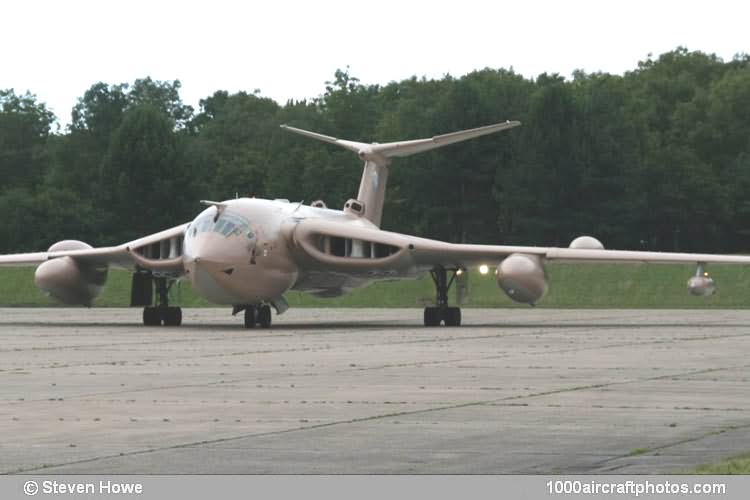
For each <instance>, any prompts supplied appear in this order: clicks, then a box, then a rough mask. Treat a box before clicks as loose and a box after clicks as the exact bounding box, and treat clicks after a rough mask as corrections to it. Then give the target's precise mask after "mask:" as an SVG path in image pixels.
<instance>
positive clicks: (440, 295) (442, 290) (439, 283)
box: [424, 267, 461, 326]
mask: <svg viewBox="0 0 750 500" xmlns="http://www.w3.org/2000/svg"><path fill="white" fill-rule="evenodd" d="M456 272H457V269H453V270H451V278H450V281H449V280H448V271H447V270H446V269H445V268H444V267H436V268H434V269H433V270H432V271H430V276H432V281H433V282H434V283H435V290H436V292H437V298H436V303H437V305H436V306H430V307H425V308H424V326H440V323H441V322H443V323H444V324H445V326H460V325H461V308H460V307H449V306H448V290H450V288H451V285H453V282H454V281H455V280H456Z"/></svg>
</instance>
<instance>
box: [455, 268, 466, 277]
mask: <svg viewBox="0 0 750 500" xmlns="http://www.w3.org/2000/svg"><path fill="white" fill-rule="evenodd" d="M463 273H464V270H463V269H459V270H458V271H456V276H461V275H462V274H463Z"/></svg>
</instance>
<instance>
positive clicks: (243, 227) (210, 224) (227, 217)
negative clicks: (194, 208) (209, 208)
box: [190, 211, 255, 239]
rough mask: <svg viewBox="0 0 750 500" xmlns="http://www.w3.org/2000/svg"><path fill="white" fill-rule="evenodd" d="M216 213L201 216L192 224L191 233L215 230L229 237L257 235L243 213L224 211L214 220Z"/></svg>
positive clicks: (252, 236) (194, 234) (251, 236)
mask: <svg viewBox="0 0 750 500" xmlns="http://www.w3.org/2000/svg"><path fill="white" fill-rule="evenodd" d="M215 216H216V214H215V213H210V212H209V213H207V214H204V215H202V216H201V217H199V218H198V219H196V220H195V222H193V223H192V224H191V225H190V234H191V235H192V236H196V235H197V234H198V233H204V232H214V233H221V234H222V235H224V236H225V237H227V238H229V237H230V236H234V235H242V234H246V235H247V237H248V238H250V239H252V238H254V237H255V234H254V233H253V230H252V228H251V227H250V222H248V220H247V219H245V218H244V217H242V216H241V215H237V214H233V213H230V212H227V211H224V212H223V213H222V214H221V215H220V216H219V218H218V219H216V221H215V222H214V217H215Z"/></svg>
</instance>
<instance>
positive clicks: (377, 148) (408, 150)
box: [281, 121, 521, 161]
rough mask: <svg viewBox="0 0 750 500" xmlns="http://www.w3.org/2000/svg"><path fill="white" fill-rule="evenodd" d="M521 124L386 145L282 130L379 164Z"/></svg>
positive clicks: (488, 126) (506, 123)
mask: <svg viewBox="0 0 750 500" xmlns="http://www.w3.org/2000/svg"><path fill="white" fill-rule="evenodd" d="M519 125H521V122H519V121H504V122H501V123H495V124H494V125H487V126H484V127H478V128H472V129H469V130H461V131H459V132H451V133H448V134H442V135H436V136H434V137H431V138H429V139H416V140H413V141H398V142H386V143H383V144H378V143H372V144H368V143H366V142H355V141H346V140H343V139H337V138H336V137H331V136H329V135H323V134H318V133H316V132H310V131H307V130H302V129H300V128H295V127H290V126H289V125H282V126H281V128H283V129H284V130H288V131H290V132H294V133H296V134H300V135H303V136H305V137H310V138H311V139H317V140H319V141H323V142H327V143H329V144H334V145H336V146H339V147H342V148H344V149H348V150H349V151H353V152H355V153H357V154H358V155H359V157H360V158H362V159H363V160H374V161H377V160H379V159H381V158H392V157H396V156H409V155H413V154H416V153H421V152H423V151H429V150H430V149H435V148H440V147H443V146H447V145H449V144H455V143H457V142H461V141H466V140H469V139H474V138H475V137H481V136H483V135H488V134H494V133H495V132H500V131H502V130H507V129H509V128H513V127H518V126H519Z"/></svg>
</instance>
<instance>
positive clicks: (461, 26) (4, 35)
mask: <svg viewBox="0 0 750 500" xmlns="http://www.w3.org/2000/svg"><path fill="white" fill-rule="evenodd" d="M749 18H750V2H738V1H724V0H718V1H717V0H714V1H712V2H707V1H705V0H703V1H686V0H682V1H672V0H669V1H666V0H651V1H641V0H628V1H620V0H610V1H606V0H600V1H575V0H568V1H543V0H536V1H529V0H516V1H513V2H508V1H500V0H495V1H492V0H488V1H478V0H453V1H441V0H433V1H409V0H400V1H392V0H378V1H370V2H357V1H356V0H348V1H339V0H319V1H314V0H308V1H289V0H270V1H263V2H253V1H244V2H241V1H226V0H205V1H202V2H193V1H182V2H166V1H159V0H150V1H142V0H128V1H124V2H117V3H115V2H109V1H102V0H98V1H79V0H64V1H61V0H56V1H46V0H26V1H23V2H21V1H18V0H16V1H15V2H12V3H11V2H4V3H3V6H2V9H1V10H0V19H1V21H0V44H1V45H0V46H1V47H2V58H0V61H1V62H0V89H3V88H14V89H15V90H16V92H19V93H22V92H25V91H26V90H30V91H31V92H32V93H34V94H36V95H37V97H38V98H39V100H40V101H43V102H46V103H47V105H48V106H49V107H50V108H51V109H52V110H53V111H54V112H55V114H56V115H57V116H58V118H60V121H61V122H62V123H63V124H66V123H67V122H68V121H69V116H70V109H71V108H72V107H73V105H74V104H75V103H76V100H77V98H78V97H80V96H81V95H83V93H84V92H85V90H86V89H87V88H88V87H90V86H91V85H92V84H93V83H95V82H98V81H103V82H106V83H122V82H132V81H133V80H135V79H136V78H141V77H145V76H151V77H152V78H154V79H159V80H174V79H179V80H180V81H181V82H182V98H183V101H185V102H186V103H188V104H191V105H193V106H194V107H195V108H196V110H197V109H198V101H199V100H200V99H201V98H203V97H206V96H208V95H211V94H212V93H213V92H214V91H216V90H219V89H224V90H228V91H230V92H236V91H238V90H246V91H248V92H252V91H253V90H255V89H260V91H261V94H262V95H264V96H268V97H272V98H274V99H276V100H277V101H279V103H281V104H283V103H285V102H286V101H287V100H288V99H303V98H311V97H317V96H318V95H320V94H322V93H323V92H324V91H325V82H326V81H327V80H331V79H332V78H333V73H334V71H335V70H336V69H337V68H345V67H346V66H347V65H348V66H349V67H350V73H351V74H352V75H353V76H356V77H358V78H359V79H360V80H361V81H362V82H363V83H367V84H370V83H380V84H385V83H388V82H389V81H393V80H402V79H405V78H409V77H410V76H412V75H417V76H418V77H422V76H426V77H427V78H440V77H442V76H443V75H444V74H446V73H449V74H451V75H454V76H460V75H463V74H466V73H467V72H470V71H472V70H475V69H481V68H485V67H490V68H501V67H502V68H510V67H512V68H513V69H515V71H516V72H518V73H521V74H523V75H525V76H527V77H535V76H536V75H538V74H539V73H542V72H545V71H546V72H557V73H560V74H562V75H566V76H569V75H570V74H571V72H572V71H573V70H575V69H584V70H585V71H587V72H593V71H606V72H610V73H623V72H624V71H627V70H630V69H634V68H635V67H636V65H637V63H638V61H639V60H644V59H646V57H647V56H648V54H649V53H652V54H654V55H658V54H660V53H663V52H666V51H669V50H672V49H674V48H676V47H677V46H678V45H683V46H686V47H688V48H689V49H691V50H701V51H704V52H709V53H716V54H717V55H719V56H720V57H722V58H724V59H725V60H729V59H731V58H732V57H733V56H734V55H735V54H736V53H740V52H745V53H748V52H750V36H748V31H749V30H748V19H749Z"/></svg>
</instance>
